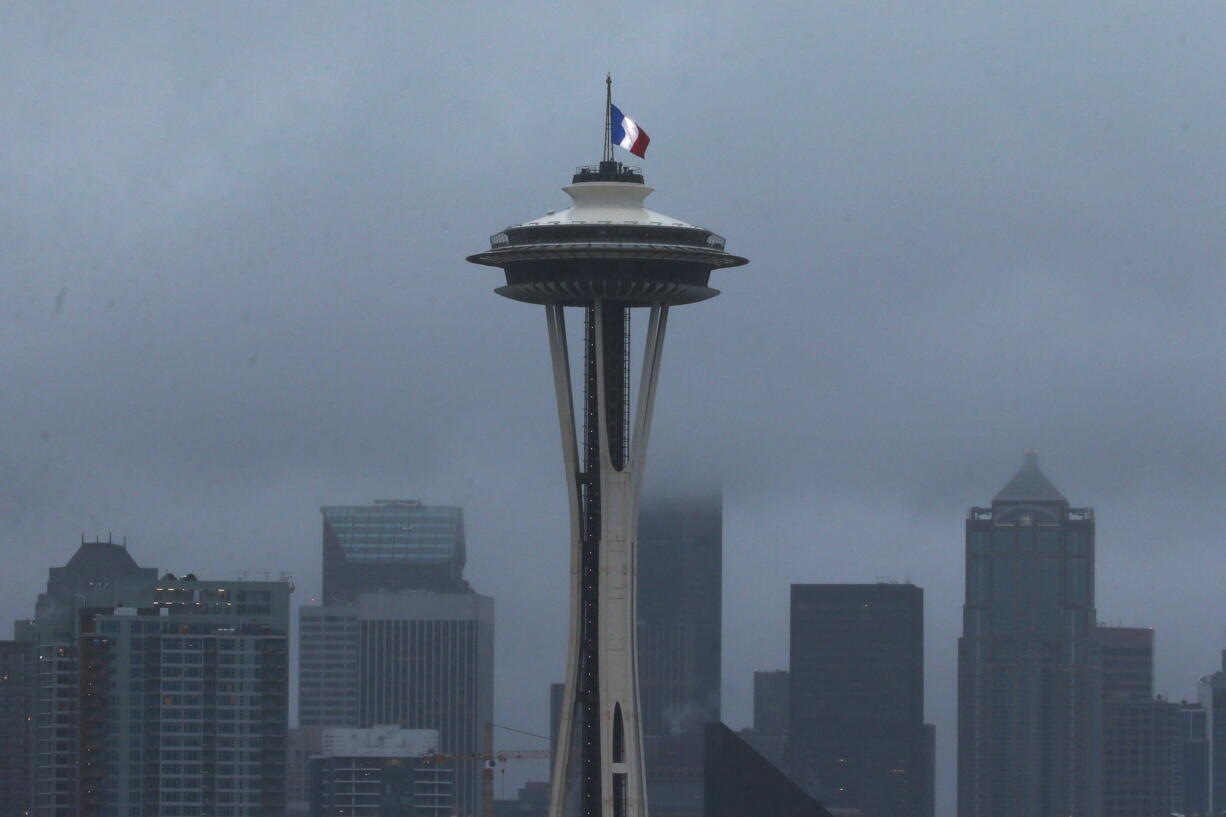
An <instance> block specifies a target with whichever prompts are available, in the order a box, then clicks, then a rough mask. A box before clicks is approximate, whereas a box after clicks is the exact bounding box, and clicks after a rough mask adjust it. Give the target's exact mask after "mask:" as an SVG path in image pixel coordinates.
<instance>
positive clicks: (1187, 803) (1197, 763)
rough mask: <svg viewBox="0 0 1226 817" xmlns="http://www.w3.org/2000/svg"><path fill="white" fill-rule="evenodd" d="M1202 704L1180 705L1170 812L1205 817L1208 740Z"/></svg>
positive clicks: (1207, 810)
mask: <svg viewBox="0 0 1226 817" xmlns="http://www.w3.org/2000/svg"><path fill="white" fill-rule="evenodd" d="M1205 715H1206V713H1205V709H1204V707H1201V706H1197V705H1196V704H1189V703H1187V702H1184V703H1181V704H1180V706H1179V721H1178V730H1179V732H1178V736H1177V738H1176V743H1175V762H1174V764H1173V771H1172V775H1173V777H1174V780H1173V788H1174V799H1173V800H1172V803H1171V812H1172V813H1173V814H1183V815H1185V817H1207V815H1208V814H1209V742H1208V733H1207V727H1206V718H1205Z"/></svg>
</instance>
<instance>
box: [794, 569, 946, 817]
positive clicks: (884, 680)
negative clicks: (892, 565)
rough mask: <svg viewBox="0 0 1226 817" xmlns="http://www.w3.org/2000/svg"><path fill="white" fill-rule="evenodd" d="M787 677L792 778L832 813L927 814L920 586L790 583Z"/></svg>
mask: <svg viewBox="0 0 1226 817" xmlns="http://www.w3.org/2000/svg"><path fill="white" fill-rule="evenodd" d="M790 679H791V694H790V706H791V718H790V723H789V748H790V751H791V760H790V771H791V775H792V779H794V780H795V781H796V782H797V783H799V784H800V785H801V786H802V787H804V788H805V790H806V791H808V792H809V793H810V794H812V795H814V796H815V797H816V798H817V799H818V800H820V801H821V802H822V803H823V804H825V805H826V807H827V808H830V809H832V810H835V811H838V810H839V809H859V810H860V812H861V813H862V814H872V815H874V817H932V814H933V809H934V789H933V786H934V754H933V731H932V727H931V726H928V725H926V724H925V723H924V593H923V590H921V589H920V588H918V587H915V586H914V585H909V584H860V585H858V584H795V585H792V614H791V670H790Z"/></svg>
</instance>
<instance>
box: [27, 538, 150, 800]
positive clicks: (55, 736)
mask: <svg viewBox="0 0 1226 817" xmlns="http://www.w3.org/2000/svg"><path fill="white" fill-rule="evenodd" d="M156 583H157V569H156V568H151V567H140V566H138V565H137V564H136V561H135V560H134V559H133V558H132V556H131V555H130V554H129V553H128V549H127V547H126V546H123V545H118V544H115V543H113V542H109V541H107V542H103V541H101V540H98V541H94V542H86V541H84V540H82V542H81V546H80V547H79V548H78V549H77V551H76V553H74V554H73V556H72V558H71V559H69V560H68V563H67V564H66V565H64V566H63V567H53V568H51V569H50V571H49V575H48V579H47V591H46V592H45V593H43V594H41V595H40V596H39V597H38V602H37V605H36V608H35V611H36V612H35V623H34V639H35V663H36V672H37V679H36V687H35V702H36V711H35V715H34V762H33V767H32V772H31V773H32V776H33V781H34V796H33V800H34V802H33V812H34V814H35V815H37V816H38V817H77V815H78V811H77V805H78V792H79V789H80V783H81V781H80V778H79V774H78V771H79V767H78V749H79V739H80V728H79V726H80V724H79V721H78V714H79V712H78V705H79V697H80V696H79V692H80V683H81V678H80V661H79V650H80V644H79V636H80V624H81V621H80V615H79V613H80V611H81V609H82V608H84V607H87V606H104V605H108V604H109V605H119V604H125V603H126V604H132V603H134V602H137V601H140V600H148V599H149V598H151V595H150V594H151V593H152V592H153V589H154V586H155V584H156Z"/></svg>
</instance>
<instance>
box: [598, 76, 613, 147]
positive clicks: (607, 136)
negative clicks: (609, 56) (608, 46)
mask: <svg viewBox="0 0 1226 817" xmlns="http://www.w3.org/2000/svg"><path fill="white" fill-rule="evenodd" d="M600 159H601V161H603V162H611V161H613V75H612V74H611V73H610V74H605V75H604V152H602V153H601V154H600Z"/></svg>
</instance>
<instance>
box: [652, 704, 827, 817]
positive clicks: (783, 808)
mask: <svg viewBox="0 0 1226 817" xmlns="http://www.w3.org/2000/svg"><path fill="white" fill-rule="evenodd" d="M651 813H652V815H653V817H654V815H656V810H655V807H654V806H652V812H651ZM702 814H703V816H704V817H759V815H760V816H761V817H830V812H828V811H827V810H826V809H824V808H822V806H821V804H820V803H818V802H817V801H816V800H814V799H813V798H812V797H810V796H809V795H808V794H806V793H805V792H804V791H803V790H802V789H801V788H800V787H799V786H797V785H796V784H795V783H793V782H792V781H791V780H790V779H789V778H788V776H787V775H785V774H784V773H783V772H781V771H779V769H777V768H776V767H775V765H774V764H772V763H771V762H770V761H768V760H766V759H765V758H764V757H762V756H761V755H759V754H758V753H757V752H755V751H754V750H753V749H752V748H751V747H750V746H749V745H748V744H747V743H745V741H743V740H741V739H740V737H738V736H737V735H736V733H734V732H733V731H732V730H731V729H729V728H728V727H727V726H724V724H722V723H711V724H707V726H706V727H705V729H704V735H703V811H702Z"/></svg>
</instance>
